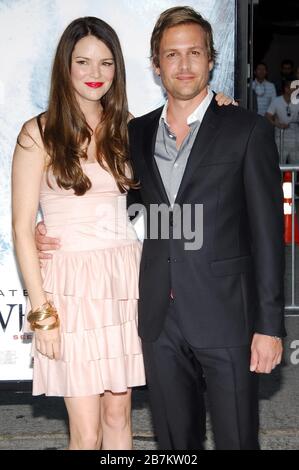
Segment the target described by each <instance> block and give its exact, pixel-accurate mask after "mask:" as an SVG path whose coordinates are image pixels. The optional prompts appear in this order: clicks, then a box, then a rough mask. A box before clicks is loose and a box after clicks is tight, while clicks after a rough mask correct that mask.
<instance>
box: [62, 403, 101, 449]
mask: <svg viewBox="0 0 299 470" xmlns="http://www.w3.org/2000/svg"><path fill="white" fill-rule="evenodd" d="M64 401H65V404H66V408H67V411H68V415H69V426H70V444H69V450H98V449H100V448H101V443H102V429H101V406H100V403H101V397H100V395H92V396H89V397H65V398H64Z"/></svg>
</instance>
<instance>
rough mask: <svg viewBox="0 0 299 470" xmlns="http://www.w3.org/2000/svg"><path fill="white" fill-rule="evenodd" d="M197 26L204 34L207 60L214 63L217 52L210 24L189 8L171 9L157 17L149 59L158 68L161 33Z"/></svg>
mask: <svg viewBox="0 0 299 470" xmlns="http://www.w3.org/2000/svg"><path fill="white" fill-rule="evenodd" d="M190 23H193V24H198V25H199V26H200V27H201V28H202V29H203V30H204V32H205V35H206V45H207V50H208V57H209V60H212V61H215V59H216V55H217V52H216V50H215V48H214V40H213V30H212V26H211V25H210V23H209V22H208V21H207V20H205V19H204V18H203V17H202V16H201V14H200V13H198V12H197V11H195V10H194V9H193V8H191V7H187V6H184V7H173V8H169V9H168V10H165V11H163V13H161V15H160V16H159V18H158V20H157V22H156V24H155V27H154V30H153V33H152V37H151V59H152V61H153V64H154V65H155V66H156V67H159V50H160V43H161V39H162V36H163V33H164V31H165V30H166V29H169V28H172V27H174V26H179V25H183V24H190Z"/></svg>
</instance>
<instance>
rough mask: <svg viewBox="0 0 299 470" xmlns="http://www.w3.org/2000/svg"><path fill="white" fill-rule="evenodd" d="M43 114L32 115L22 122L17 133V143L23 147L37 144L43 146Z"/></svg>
mask: <svg viewBox="0 0 299 470" xmlns="http://www.w3.org/2000/svg"><path fill="white" fill-rule="evenodd" d="M45 123H46V118H45V114H44V113H43V114H42V115H38V116H34V117H32V118H31V119H28V121H26V122H24V124H23V125H22V128H21V131H20V133H19V135H18V143H19V144H20V145H21V146H24V147H31V146H38V147H40V148H41V149H43V148H44V145H43V138H42V132H43V129H44V127H45Z"/></svg>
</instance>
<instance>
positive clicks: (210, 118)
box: [175, 97, 220, 204]
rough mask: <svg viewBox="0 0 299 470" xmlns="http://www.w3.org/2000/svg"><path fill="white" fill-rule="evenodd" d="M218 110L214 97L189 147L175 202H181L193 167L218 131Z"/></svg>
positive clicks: (201, 157) (197, 163)
mask: <svg viewBox="0 0 299 470" xmlns="http://www.w3.org/2000/svg"><path fill="white" fill-rule="evenodd" d="M218 111H219V107H218V105H217V103H216V100H215V97H214V98H213V99H212V101H211V104H210V106H209V107H208V109H207V111H206V113H205V115H204V118H203V120H202V123H201V125H200V128H199V130H198V133H197V136H196V138H195V141H194V144H193V147H192V149H191V152H190V155H189V158H188V161H187V165H186V168H185V172H184V175H183V178H182V182H181V185H180V187H179V191H178V194H177V197H176V200H175V203H176V204H181V203H182V196H183V194H184V191H185V190H186V188H187V187H188V184H189V181H190V179H191V177H192V176H193V174H194V171H195V168H196V167H197V166H198V165H199V164H200V163H201V162H202V160H203V158H204V157H205V155H206V153H207V152H208V151H209V148H210V145H211V144H212V143H213V141H214V140H215V138H216V136H217V134H218V132H219V131H220V126H219V125H218V121H219V119H220V117H219V113H218Z"/></svg>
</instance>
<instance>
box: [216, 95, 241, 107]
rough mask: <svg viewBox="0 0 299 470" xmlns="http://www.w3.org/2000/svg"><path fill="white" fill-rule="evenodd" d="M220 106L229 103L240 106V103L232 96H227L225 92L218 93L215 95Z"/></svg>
mask: <svg viewBox="0 0 299 470" xmlns="http://www.w3.org/2000/svg"><path fill="white" fill-rule="evenodd" d="M215 99H216V101H217V104H218V106H223V105H225V106H228V105H229V104H233V105H234V106H238V103H237V102H236V101H235V100H234V99H233V98H231V97H230V96H226V95H225V94H224V93H217V95H216V97H215Z"/></svg>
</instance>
